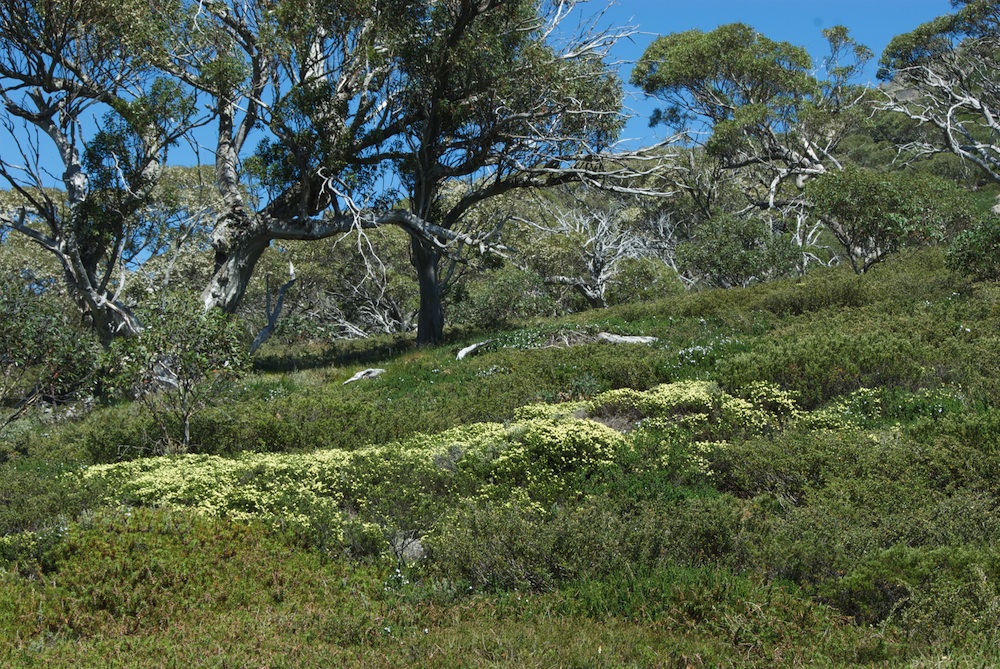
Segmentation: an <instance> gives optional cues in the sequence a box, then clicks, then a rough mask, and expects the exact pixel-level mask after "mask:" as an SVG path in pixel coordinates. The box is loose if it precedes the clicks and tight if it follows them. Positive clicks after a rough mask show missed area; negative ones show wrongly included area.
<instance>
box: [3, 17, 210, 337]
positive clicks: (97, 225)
mask: <svg viewBox="0 0 1000 669" xmlns="http://www.w3.org/2000/svg"><path fill="white" fill-rule="evenodd" d="M160 5H161V6H160V7H159V8H158V11H155V12H154V11H152V9H151V7H150V5H149V3H147V2H145V1H143V0H116V1H115V2H109V1H106V0H61V1H59V2H50V1H45V0H2V2H0V103H2V118H0V122H2V125H3V130H4V131H5V133H6V136H7V139H6V141H5V150H4V152H3V155H2V156H0V178H2V179H3V180H4V181H5V182H6V185H7V186H8V187H9V189H10V191H11V193H12V194H13V195H12V198H11V197H8V198H6V200H5V201H6V202H7V205H6V206H5V207H4V209H3V211H0V229H7V230H12V231H15V232H17V233H19V234H22V235H25V236H26V237H28V238H30V239H31V240H32V241H33V242H34V243H36V244H37V245H38V246H39V247H41V248H43V249H45V251H46V252H47V253H49V254H51V255H52V256H53V257H54V258H55V259H56V260H57V261H58V263H59V266H60V268H61V271H62V274H63V278H64V279H65V284H66V286H67V289H68V291H69V294H70V295H71V297H72V298H73V300H74V301H75V302H76V304H77V305H78V306H79V308H80V310H81V312H82V313H83V315H84V317H85V320H86V321H87V322H88V323H89V324H90V325H91V326H92V327H93V329H94V330H95V331H96V332H97V334H98V335H99V336H100V338H101V340H102V341H103V342H104V343H105V345H107V344H108V343H109V342H110V340H111V339H112V338H113V337H115V336H117V335H121V334H129V333H133V332H135V331H136V330H137V329H138V327H139V326H138V323H137V321H136V319H135V317H134V316H133V314H132V313H131V310H130V309H129V308H128V307H127V306H126V305H125V304H124V303H123V301H122V300H121V299H120V294H119V293H120V290H121V288H122V285H123V284H122V281H121V279H120V273H121V271H122V268H123V266H124V265H126V264H127V263H128V262H129V261H130V260H131V259H135V258H139V257H141V256H143V254H146V255H148V253H149V252H150V251H149V241H150V239H151V237H155V236H156V235H157V234H158V230H157V228H158V222H157V219H155V217H154V218H153V219H151V218H150V217H148V216H146V215H145V211H146V208H147V207H148V206H149V204H150V203H151V199H152V193H153V190H154V188H155V187H156V184H157V182H158V180H159V176H160V173H161V170H162V168H163V165H164V162H165V160H166V155H167V150H168V147H169V146H170V145H171V144H172V143H173V142H174V141H175V140H177V138H178V137H180V136H181V135H182V134H183V133H184V132H185V131H186V130H187V129H188V128H189V127H190V126H191V123H192V121H191V119H192V118H193V116H194V111H195V110H194V106H193V101H192V98H191V97H190V96H188V95H185V94H184V92H183V91H182V90H181V87H180V86H179V85H178V84H177V82H175V81H173V80H171V79H169V78H164V77H160V76H157V74H156V72H155V70H153V69H152V68H151V67H150V62H149V60H148V59H147V58H146V57H145V56H144V54H152V53H155V52H157V51H159V50H162V48H163V47H162V40H163V39H164V37H165V35H166V34H167V33H168V32H169V27H168V26H169V21H170V19H171V11H170V6H169V5H170V3H169V2H164V3H160Z"/></svg>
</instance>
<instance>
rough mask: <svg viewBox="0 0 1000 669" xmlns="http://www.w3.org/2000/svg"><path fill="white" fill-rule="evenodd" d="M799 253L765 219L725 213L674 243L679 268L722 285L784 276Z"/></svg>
mask: <svg viewBox="0 0 1000 669" xmlns="http://www.w3.org/2000/svg"><path fill="white" fill-rule="evenodd" d="M798 256H799V250H798V249H797V248H796V247H795V246H794V245H793V243H792V240H791V238H790V237H789V236H788V235H784V234H780V233H775V232H774V231H773V230H772V229H771V226H770V225H768V223H767V222H766V221H763V220H761V219H759V218H754V217H749V218H748V217H741V216H732V215H728V214H725V215H721V216H717V217H714V218H711V219H709V220H707V221H705V222H704V223H701V224H700V225H699V226H698V227H697V228H695V231H694V234H693V235H692V236H691V239H690V240H688V241H685V242H683V243H682V244H679V245H678V247H677V263H678V265H679V266H680V268H681V270H682V271H684V272H687V273H688V274H690V275H692V276H694V277H698V278H701V279H703V281H704V283H705V284H707V285H708V286H714V287H722V288H732V287H735V286H747V285H749V284H750V283H753V282H760V281H768V280H770V279H775V278H780V277H782V276H787V275H789V274H790V273H792V271H794V269H795V263H796V261H797V260H798Z"/></svg>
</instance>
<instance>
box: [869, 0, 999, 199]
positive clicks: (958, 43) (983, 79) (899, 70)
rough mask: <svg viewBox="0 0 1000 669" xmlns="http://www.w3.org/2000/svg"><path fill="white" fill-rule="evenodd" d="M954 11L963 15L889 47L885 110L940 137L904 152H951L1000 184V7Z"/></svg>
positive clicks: (965, 5)
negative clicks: (917, 122)
mask: <svg viewBox="0 0 1000 669" xmlns="http://www.w3.org/2000/svg"><path fill="white" fill-rule="evenodd" d="M951 5H952V7H954V8H955V9H956V10H957V11H955V12H953V13H951V14H947V15H944V16H940V17H938V18H936V19H934V20H933V21H929V22H927V23H924V24H922V25H920V26H919V27H917V28H916V29H915V30H913V31H911V32H909V33H906V34H903V35H898V36H897V37H895V38H893V40H892V41H891V42H889V45H888V46H887V47H886V49H885V51H884V52H883V54H882V58H881V61H880V65H881V67H880V69H879V78H880V79H882V80H883V81H885V82H886V85H885V87H884V88H883V91H884V92H885V93H886V95H887V96H888V101H887V103H886V104H885V105H884V106H885V107H886V108H887V109H892V110H894V111H898V112H901V113H903V114H905V115H907V116H908V117H910V118H911V119H914V120H916V121H919V122H920V123H922V124H925V125H926V126H928V127H931V128H934V129H935V131H936V132H935V134H936V139H932V140H931V141H924V140H918V141H913V142H910V143H907V144H905V145H904V146H903V147H902V148H903V150H904V151H907V152H912V153H913V154H915V155H930V154H935V153H941V152H951V153H953V154H955V155H957V156H959V157H960V158H962V159H964V160H966V161H968V162H970V163H972V164H974V165H976V166H977V167H978V168H979V169H980V170H982V171H983V173H984V174H985V175H987V176H988V177H989V178H990V179H992V180H993V181H1000V120H998V114H1000V82H998V80H997V76H996V72H997V69H998V68H1000V1H998V0H952V2H951Z"/></svg>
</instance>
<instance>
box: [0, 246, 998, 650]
mask: <svg viewBox="0 0 1000 669" xmlns="http://www.w3.org/2000/svg"><path fill="white" fill-rule="evenodd" d="M998 297H1000V291H998V290H997V288H996V287H995V286H992V285H969V284H967V283H965V282H964V281H963V280H961V279H960V278H957V277H954V276H952V275H949V274H948V273H947V272H946V271H945V270H944V269H943V268H942V265H941V259H940V256H939V255H938V254H937V253H936V252H934V251H930V252H924V253H921V254H918V255H914V256H909V257H905V258H899V259H895V260H893V261H892V262H891V263H887V264H886V265H885V266H882V267H878V268H876V269H875V270H873V271H872V272H871V273H870V274H869V275H868V276H865V277H863V278H860V279H859V278H857V277H854V276H853V275H851V274H849V273H847V272H845V271H842V270H836V271H823V272H818V273H815V274H813V275H810V276H809V277H807V278H806V279H805V280H803V281H802V282H781V283H776V284H771V285H766V286H759V287H756V288H753V289H750V290H742V291H730V292H712V293H704V294H697V295H687V296H682V297H679V298H674V299H669V300H664V301H662V302H657V303H651V304H642V305H631V306H626V307H621V308H618V309H615V310H609V311H607V312H589V313H585V314H581V315H579V316H577V317H575V318H573V319H564V320H562V321H560V322H559V323H543V324H538V325H536V326H533V327H529V328H522V329H519V330H512V331H508V332H505V333H492V334H491V335H489V336H491V337H492V338H493V339H494V340H495V343H494V345H493V347H492V349H491V350H488V351H487V352H485V353H482V354H480V355H478V356H476V357H474V358H471V359H468V360H465V361H462V362H458V361H455V359H454V353H455V351H456V350H457V349H458V348H459V347H460V346H462V345H464V344H466V343H469V342H470V341H472V340H471V339H467V338H462V339H461V340H456V341H455V342H454V343H453V344H451V345H447V346H443V347H440V348H437V349H420V350H417V349H413V348H412V347H410V346H409V345H408V344H407V343H405V342H402V341H385V342H380V343H378V344H376V345H372V344H364V345H362V346H361V348H354V349H350V348H348V347H345V348H343V349H341V350H338V351H334V352H332V353H330V352H319V353H316V354H314V355H307V354H303V353H301V352H297V353H294V354H293V353H287V352H283V351H273V352H272V353H271V354H270V357H268V358H265V359H263V360H262V361H261V362H262V364H263V365H265V366H267V367H269V368H272V369H285V370H286V371H284V372H271V373H267V374H261V375H258V376H256V377H254V378H251V379H249V380H248V381H246V382H244V383H243V384H242V385H241V386H240V387H239V388H235V389H234V390H233V392H232V396H231V397H228V398H225V399H226V401H223V402H220V404H219V406H216V407H213V408H211V409H209V410H207V411H205V412H203V413H202V414H201V415H200V416H198V417H197V419H196V424H195V426H194V427H195V437H194V440H195V444H196V445H195V450H197V451H200V452H203V453H216V454H221V455H224V456H226V457H230V456H237V455H238V454H239V453H240V452H243V451H246V450H258V451H259V450H266V451H271V452H276V453H293V452H294V453H310V452H313V451H314V450H315V449H317V448H337V449H347V450H350V451H357V450H358V449H359V448H361V447H362V446H364V445H365V444H371V443H374V444H379V443H385V442H389V441H391V440H396V439H405V438H407V437H409V436H412V435H413V434H415V433H418V432H430V433H433V432H438V431H441V430H444V429H447V428H451V427H454V426H459V425H467V424H470V423H473V422H477V421H500V422H506V421H510V420H512V419H513V417H514V412H515V409H517V408H518V407H520V406H523V405H526V404H529V403H532V402H538V401H547V402H557V401H570V400H579V399H585V398H588V397H592V396H594V395H596V394H598V393H600V392H602V391H606V390H610V389H613V388H626V387H631V388H638V389H647V388H651V387H653V386H655V385H656V384H660V383H669V382H676V381H682V380H688V379H707V380H712V381H715V382H718V383H719V384H720V386H721V387H722V389H724V390H727V391H729V392H733V393H737V392H739V389H740V388H743V387H744V386H745V385H746V384H747V383H750V382H754V381H771V382H774V383H777V384H778V385H780V386H781V387H782V388H785V389H787V390H791V391H794V392H795V393H797V398H798V403H799V406H800V407H801V408H802V409H803V410H804V411H811V412H813V413H812V414H811V415H814V416H816V417H819V416H821V415H822V416H827V418H824V420H827V419H828V418H829V416H831V415H835V416H836V417H837V421H835V424H833V425H834V428H835V429H820V427H818V426H819V422H817V421H818V420H819V419H818V418H816V420H813V422H811V423H810V422H808V421H806V422H804V423H801V424H797V425H792V424H790V425H788V426H786V427H784V428H782V429H780V430H777V431H774V432H769V433H766V434H763V433H759V434H743V433H739V434H737V433H735V432H732V431H729V432H727V433H726V434H725V435H724V436H725V438H726V441H727V445H726V447H725V448H717V449H715V450H710V451H707V452H706V453H705V454H704V455H705V457H706V458H707V465H706V467H707V468H706V469H698V468H694V469H692V468H690V467H688V468H683V467H682V468H678V467H677V465H675V464H673V463H674V462H675V461H676V458H677V456H678V454H680V456H684V457H688V456H691V455H692V453H693V451H690V450H685V449H690V448H691V446H690V443H691V440H690V439H689V440H687V441H685V438H686V437H685V438H678V439H679V440H675V441H671V444H673V445H672V446H670V449H672V450H670V451H669V453H668V454H665V453H664V452H662V451H658V450H656V449H657V448H661V449H662V444H663V443H666V441H670V440H671V439H673V438H674V437H670V438H669V439H666V438H663V439H661V437H662V435H660V436H658V437H656V439H650V440H648V441H649V442H650V444H653V445H648V444H647V445H642V444H640V445H639V446H636V447H635V449H633V451H630V453H631V455H630V456H628V457H625V456H617V457H616V459H615V461H614V463H613V467H611V468H610V469H607V470H601V473H600V474H599V475H596V474H593V473H591V472H587V474H586V476H585V480H583V482H582V483H581V482H580V481H577V480H575V479H574V481H575V484H577V483H578V484H580V485H581V486H582V489H581V490H580V491H579V493H580V494H578V495H568V496H567V494H566V493H565V492H564V491H562V492H560V491H556V492H555V493H553V492H551V491H550V490H547V489H545V490H541V489H539V490H541V492H537V494H536V492H535V489H534V488H533V489H531V492H530V493H528V497H529V499H522V498H520V497H518V496H516V495H514V496H510V497H501V498H496V499H486V500H485V501H484V500H483V499H481V498H479V497H476V495H481V494H482V489H481V488H477V487H475V486H477V485H479V483H476V482H475V481H473V482H472V483H468V481H469V480H472V479H462V481H465V482H466V483H463V485H466V484H468V485H470V486H472V487H470V488H469V489H468V490H465V489H462V491H459V492H455V490H454V489H453V490H451V491H448V490H444V488H447V487H448V485H453V486H454V485H458V484H457V483H456V481H458V479H447V480H446V483H447V485H443V484H441V482H440V480H438V479H435V480H434V481H432V482H431V484H428V483H421V485H423V486H424V487H419V486H418V487H417V488H415V490H416V492H417V493H418V494H417V496H416V498H414V497H413V496H412V495H411V497H405V496H400V497H399V499H398V500H397V499H395V497H394V495H396V493H397V492H398V491H407V490H409V488H408V487H407V486H408V485H409V484H408V482H407V481H408V480H407V478H406V477H407V473H406V472H405V471H404V472H400V471H393V472H392V477H396V478H392V477H389V479H387V480H379V479H378V477H377V476H375V475H374V474H371V472H359V476H360V475H361V474H365V475H369V476H371V478H370V481H371V489H372V490H373V491H374V492H373V493H372V494H373V495H374V496H377V497H378V498H379V499H380V500H382V501H385V502H386V504H383V505H381V506H380V505H378V504H374V503H370V504H366V503H365V502H364V500H362V499H358V500H355V501H354V502H352V504H353V505H354V506H357V508H353V507H352V509H351V513H352V514H355V513H356V514H357V518H358V519H359V520H366V521H372V520H375V519H381V520H382V522H383V526H386V525H388V524H391V522H398V527H399V528H402V527H404V524H403V521H402V520H400V519H399V518H398V517H395V516H392V514H393V513H399V512H398V511H396V510H394V509H396V507H393V506H392V505H391V504H389V502H393V501H395V502H397V503H398V505H399V508H403V509H404V512H412V511H413V508H414V507H415V506H419V504H417V503H416V502H414V499H419V500H424V501H426V500H430V502H427V504H426V506H427V508H422V509H421V513H423V514H424V515H423V516H419V514H416V515H415V517H417V516H419V518H418V520H420V521H421V522H425V523H426V522H437V523H438V525H436V526H435V530H434V532H433V533H432V534H435V535H436V536H437V543H436V544H435V543H434V541H431V540H430V539H428V542H427V543H428V544H429V545H431V546H432V547H434V546H436V547H437V548H436V550H433V551H432V553H431V557H430V558H429V559H428V560H427V561H425V562H424V563H422V564H420V565H408V564H400V563H397V562H396V561H395V560H394V559H393V558H392V555H391V553H392V552H391V551H388V552H387V553H388V555H387V554H386V552H385V551H384V549H385V546H386V544H385V538H386V537H387V536H388V537H389V538H392V536H391V533H389V534H383V535H379V534H378V532H377V531H376V532H375V533H374V536H371V532H370V531H368V530H370V529H371V527H372V524H371V523H369V524H368V525H363V524H359V526H358V528H360V529H358V528H355V530H353V532H354V534H351V533H350V532H349V533H348V534H349V535H350V536H348V537H347V539H346V540H345V539H338V540H329V538H328V537H326V538H324V537H322V536H319V535H318V534H317V528H318V527H320V525H319V524H318V523H316V522H313V524H312V525H309V526H308V527H307V528H306V529H303V528H302V527H292V526H290V525H282V524H281V523H278V524H277V525H275V524H274V523H267V524H263V523H260V522H255V523H251V524H250V525H246V524H241V523H237V522H233V521H226V520H220V519H211V518H204V517H199V516H194V515H192V514H191V513H188V512H185V511H183V510H177V509H173V510H170V509H160V510H155V509H147V508H142V507H138V508H132V509H129V510H127V511H126V510H122V509H121V508H108V509H101V508H98V507H99V504H98V502H97V500H98V499H100V498H103V496H104V495H105V494H106V493H107V491H95V490H93V489H88V488H86V487H81V486H76V485H72V484H71V483H68V481H72V480H74V479H73V478H72V477H69V478H67V477H65V476H62V475H63V474H64V473H65V472H71V471H74V470H75V469H77V468H79V467H80V466H82V465H88V464H93V463H96V462H110V461H114V460H117V459H120V458H122V457H126V458H128V457H135V456H137V455H142V454H144V453H146V452H148V451H147V450H146V449H150V448H152V445H151V444H150V442H149V437H148V435H150V434H153V435H155V434H157V431H156V429H155V428H154V426H153V424H152V422H151V420H150V419H149V417H147V416H144V415H143V414H142V413H141V411H140V409H139V408H138V407H135V406H119V407H111V408H108V409H103V410H100V411H97V412H95V413H94V414H92V415H91V416H90V417H88V419H87V420H85V421H83V422H81V423H78V424H70V425H64V426H58V425H55V426H44V425H43V426H35V427H34V428H33V429H32V430H30V431H28V430H25V431H24V432H23V433H21V434H18V435H11V436H8V437H7V440H6V441H5V442H0V448H2V449H3V453H4V455H3V458H4V460H5V462H3V464H2V465H0V467H2V468H3V471H2V472H0V524H2V529H3V532H4V533H10V532H16V531H20V530H36V531H37V532H36V533H35V534H33V535H22V538H20V539H16V540H9V541H8V543H7V544H6V545H5V546H6V547H5V548H2V547H0V561H2V562H0V563H2V564H6V570H5V571H3V572H0V664H3V665H4V666H8V665H10V666H172V665H174V664H182V663H185V664H190V665H195V666H247V665H251V664H252V665H255V666H403V665H413V666H442V667H452V666H538V667H549V666H607V667H622V666H637V667H639V666H641V667H645V666H726V665H730V666H761V667H768V666H798V665H803V664H814V665H818V666H856V665H858V664H872V665H884V666H899V665H906V664H910V665H912V666H982V665H983V664H991V663H993V662H996V661H998V660H1000V657H998V656H997V654H996V653H997V651H996V650H995V649H996V647H997V642H998V638H997V634H996V628H997V624H998V623H1000V593H998V579H1000V550H998V546H1000V520H998V513H997V511H998V508H997V507H998V505H1000V483H998V482H1000V477H998V476H997V474H1000V443H998V442H1000V437H998V435H997V433H998V431H1000V430H998V429H997V428H1000V418H998V417H997V416H996V415H995V413H994V412H993V410H992V409H991V407H992V406H993V405H994V403H995V398H996V396H997V393H998V390H1000V386H998V382H1000V357H998V351H1000V349H998V346H997V343H998V339H997V332H998V330H997V326H998V317H1000V310H998V308H997V301H998ZM598 330H610V331H614V332H618V333H621V334H651V335H655V336H657V337H659V338H660V343H659V344H658V345H656V346H654V347H651V348H650V347H633V346H625V347H612V346H608V345H598V344H583V345H580V346H574V347H572V348H559V347H553V345H555V344H558V343H559V342H560V341H564V340H567V339H569V340H573V339H577V338H581V337H582V336H583V335H585V334H587V333H593V332H596V331H598ZM355 346H356V345H355ZM366 347H367V348H366ZM366 366H379V367H384V368H385V369H386V370H387V371H386V373H385V374H384V375H383V376H382V377H381V378H379V379H378V380H376V381H371V382H365V383H357V384H351V385H348V386H343V385H342V384H341V381H343V380H344V379H346V378H348V377H349V376H350V375H351V374H353V373H354V372H355V371H357V370H358V369H361V368H363V367H366ZM293 368H294V369H293ZM860 388H867V389H870V390H869V391H867V392H865V391H863V392H861V393H858V392H856V391H858V389H860ZM824 408H825V411H826V412H827V413H822V411H821V410H824ZM831 420H832V419H831ZM712 429H716V428H712ZM719 429H721V428H719ZM709 431H710V432H711V430H709ZM709 436H711V437H713V439H714V438H716V437H718V436H719V435H718V434H714V433H712V434H710V435H709ZM682 437H684V435H682ZM687 437H691V435H687ZM691 438H692V439H693V437H691ZM664 439H665V440H664ZM654 442H655V443H654ZM644 448H646V449H648V450H643V449H644ZM654 456H655V457H654ZM668 456H669V457H668ZM699 457H700V456H699ZM665 458H666V459H665ZM681 460H683V457H681ZM699 462H700V461H699ZM651 463H661V464H662V467H661V466H659V465H656V466H654V465H652V464H651ZM380 466H382V465H378V464H377V463H372V464H371V467H372V471H376V470H377V471H378V472H382V471H383V470H382V469H377V468H378V467H380ZM385 471H389V470H385ZM247 476H250V475H247ZM473 479H474V476H473ZM366 480H369V479H366ZM477 491H478V492H477ZM410 492H412V491H410ZM532 495H536V496H535V497H534V498H531V496H532ZM546 495H548V496H546ZM540 499H543V500H544V502H545V504H544V505H543V506H542V508H539V500H540ZM15 500H16V501H15ZM477 500H478V501H477ZM386 509H389V510H388V511H387V510H386ZM376 511H377V513H376ZM414 513H415V512H414ZM365 514H370V516H366V515H365ZM427 514H430V516H427ZM431 516H432V517H433V518H436V519H437V520H436V521H426V517H431ZM387 518H388V519H389V520H387ZM393 518H395V520H394V521H393V520H392V519H393ZM445 519H446V520H445ZM313 520H314V521H315V518H314V519H313ZM411 520H412V519H411ZM414 522H416V521H414ZM394 527H396V526H394ZM407 527H408V526H407ZM365 528H368V529H367V530H366V529H365ZM376 529H377V528H376ZM383 529H385V527H383ZM366 531H368V534H366V533H365V532H366ZM483 537H496V538H497V539H498V541H499V543H498V544H496V543H495V544H492V545H484V544H489V542H484V541H482V539H483ZM0 546H3V545H0ZM470 564H471V565H473V567H474V568H473V567H470ZM514 567H516V569H513V568H514ZM397 569H401V571H396V570H397ZM512 569H513V571H512ZM512 574H513V575H512ZM946 658H947V659H946Z"/></svg>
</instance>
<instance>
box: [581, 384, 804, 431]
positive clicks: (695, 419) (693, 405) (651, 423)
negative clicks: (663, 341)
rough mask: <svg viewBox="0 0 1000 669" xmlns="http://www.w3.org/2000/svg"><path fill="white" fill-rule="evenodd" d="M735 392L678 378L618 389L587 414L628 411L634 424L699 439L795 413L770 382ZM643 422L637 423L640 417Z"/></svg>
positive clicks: (773, 423) (768, 425)
mask: <svg viewBox="0 0 1000 669" xmlns="http://www.w3.org/2000/svg"><path fill="white" fill-rule="evenodd" d="M742 394H743V395H745V397H735V396H733V395H730V394H729V393H726V392H724V391H723V390H722V389H721V388H720V387H719V386H718V384H716V383H714V382H711V381H679V382H677V383H667V384H663V385H659V386H656V387H655V388H652V389H650V390H647V391H639V390H633V389H631V388H621V389H618V390H611V391H608V392H605V393H601V394H600V395H598V396H596V397H595V398H594V399H593V400H591V401H590V402H589V404H588V407H587V410H588V412H589V414H590V415H591V416H595V417H601V418H607V417H612V416H626V417H630V418H631V419H632V420H633V424H634V425H636V426H643V427H646V428H654V429H667V428H669V427H670V426H678V427H682V428H686V429H688V430H690V431H691V432H692V434H694V435H699V436H700V437H701V438H703V439H709V440H710V439H716V438H721V439H725V438H729V437H731V436H733V435H750V434H759V433H761V432H764V431H766V430H769V429H774V428H777V427H779V426H780V425H781V424H782V423H784V422H786V421H787V420H790V419H792V418H794V417H795V416H797V415H798V413H799V412H798V408H797V406H796V404H795V400H794V399H793V398H792V396H791V395H790V394H789V393H786V392H784V391H782V390H781V389H779V388H777V387H776V386H774V385H772V384H765V383H756V384H751V385H749V386H747V387H746V388H745V389H744V391H743V392H742ZM640 421H641V422H640Z"/></svg>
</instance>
